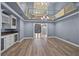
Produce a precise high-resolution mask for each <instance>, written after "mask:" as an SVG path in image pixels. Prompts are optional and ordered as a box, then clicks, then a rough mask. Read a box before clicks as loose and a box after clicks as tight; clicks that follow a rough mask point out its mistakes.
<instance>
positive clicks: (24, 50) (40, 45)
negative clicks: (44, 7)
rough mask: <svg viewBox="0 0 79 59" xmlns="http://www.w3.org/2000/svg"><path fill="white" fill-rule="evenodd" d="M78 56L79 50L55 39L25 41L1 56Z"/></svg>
mask: <svg viewBox="0 0 79 59" xmlns="http://www.w3.org/2000/svg"><path fill="white" fill-rule="evenodd" d="M6 55H7V56H79V48H78V47H75V46H73V45H70V44H68V43H65V42H63V41H60V40H58V39H56V38H49V39H34V40H33V39H25V40H23V41H22V42H19V43H16V44H15V45H13V46H12V47H11V48H9V49H8V50H7V51H5V52H4V53H2V56H6Z"/></svg>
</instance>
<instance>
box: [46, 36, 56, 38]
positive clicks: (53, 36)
mask: <svg viewBox="0 0 79 59" xmlns="http://www.w3.org/2000/svg"><path fill="white" fill-rule="evenodd" d="M54 37H55V36H47V38H54Z"/></svg>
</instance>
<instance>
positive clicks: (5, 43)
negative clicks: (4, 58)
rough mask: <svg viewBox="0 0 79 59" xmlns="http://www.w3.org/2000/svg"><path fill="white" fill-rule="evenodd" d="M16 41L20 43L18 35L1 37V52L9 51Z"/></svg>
mask: <svg viewBox="0 0 79 59" xmlns="http://www.w3.org/2000/svg"><path fill="white" fill-rule="evenodd" d="M16 41H18V33H13V34H9V35H4V36H2V37H1V51H4V50H6V49H8V48H9V47H10V46H12V45H13V44H14V43H15V42H16Z"/></svg>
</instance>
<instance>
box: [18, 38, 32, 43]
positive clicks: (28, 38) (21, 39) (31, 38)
mask: <svg viewBox="0 0 79 59" xmlns="http://www.w3.org/2000/svg"><path fill="white" fill-rule="evenodd" d="M25 39H33V37H24V38H22V39H21V40H20V41H19V42H22V41H23V40H25Z"/></svg>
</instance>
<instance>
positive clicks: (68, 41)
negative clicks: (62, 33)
mask: <svg viewBox="0 0 79 59" xmlns="http://www.w3.org/2000/svg"><path fill="white" fill-rule="evenodd" d="M53 38H57V39H59V40H62V41H63V42H66V43H69V44H71V45H74V46H76V47H79V45H78V44H75V43H73V42H70V41H67V40H65V39H62V38H59V37H57V36H54V37H53Z"/></svg>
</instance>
